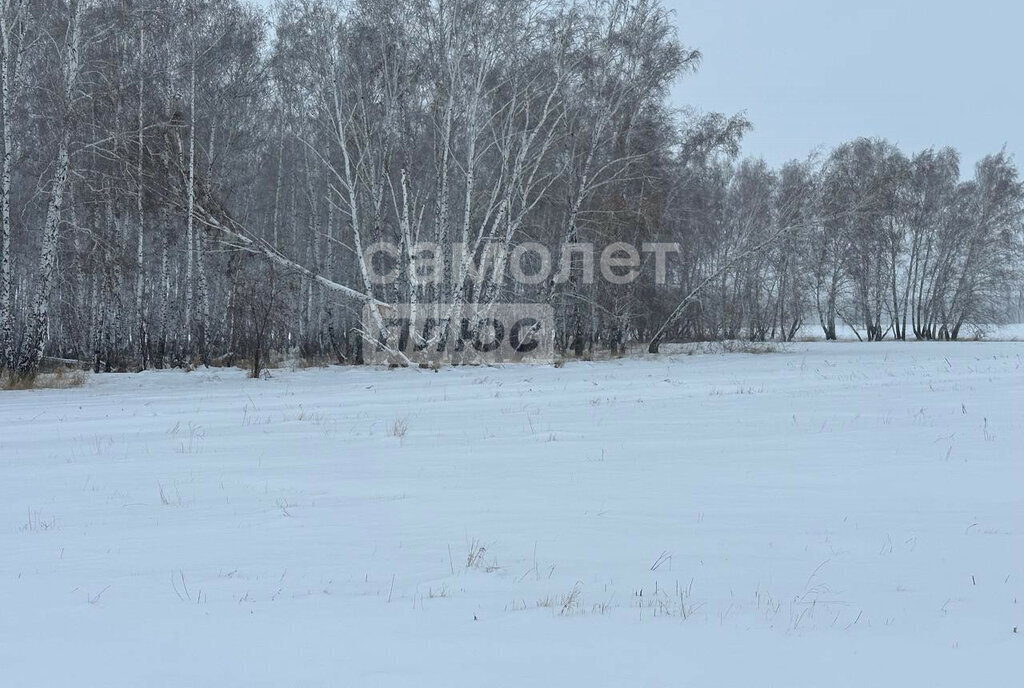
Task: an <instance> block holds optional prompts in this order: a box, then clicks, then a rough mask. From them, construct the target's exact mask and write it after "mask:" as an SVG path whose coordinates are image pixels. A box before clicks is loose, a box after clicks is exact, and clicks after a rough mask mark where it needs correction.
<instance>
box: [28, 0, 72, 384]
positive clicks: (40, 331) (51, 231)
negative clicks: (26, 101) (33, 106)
mask: <svg viewBox="0 0 1024 688" xmlns="http://www.w3.org/2000/svg"><path fill="white" fill-rule="evenodd" d="M79 9H80V6H79V2H78V0H71V3H70V17H69V19H68V31H67V41H66V45H65V70H64V102H65V112H64V117H63V123H62V126H61V138H60V143H59V144H58V150H57V167H56V170H55V172H54V176H53V186H52V189H51V191H50V203H49V206H48V208H47V210H46V220H45V223H44V224H43V241H42V250H41V251H40V255H39V283H38V287H37V289H36V294H35V298H34V301H33V306H32V315H31V320H30V322H29V331H30V332H31V335H30V338H29V340H28V342H27V346H26V348H25V353H24V356H23V357H22V361H21V364H20V365H19V368H20V369H21V370H22V372H30V371H32V370H35V368H36V367H38V365H39V361H40V360H41V359H42V357H43V349H44V348H45V346H46V329H47V327H46V326H47V319H48V315H49V308H48V306H49V301H50V290H51V288H52V286H53V274H54V266H55V265H56V262H57V239H58V230H59V229H60V219H61V211H62V210H63V207H64V191H65V188H66V186H67V182H68V172H69V167H70V163H71V159H70V154H69V150H68V149H69V147H70V144H71V125H72V119H73V118H72V112H71V102H72V99H73V97H74V88H75V82H76V81H77V79H78V70H79V54H78V49H79V41H80V39H81V31H80V28H79Z"/></svg>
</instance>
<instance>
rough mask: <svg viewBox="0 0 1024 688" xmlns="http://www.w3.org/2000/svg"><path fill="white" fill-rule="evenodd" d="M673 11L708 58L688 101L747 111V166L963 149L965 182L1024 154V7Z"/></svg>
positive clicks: (710, 6)
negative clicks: (816, 152) (864, 150)
mask: <svg viewBox="0 0 1024 688" xmlns="http://www.w3.org/2000/svg"><path fill="white" fill-rule="evenodd" d="M665 2H666V4H667V5H668V6H670V7H671V8H672V9H673V10H675V12H676V21H677V24H678V26H679V36H680V38H681V39H682V40H683V42H684V43H686V44H687V45H689V46H692V47H696V48H699V49H700V50H701V51H702V52H703V53H704V64H703V66H702V67H701V69H700V71H699V72H698V73H697V74H696V75H694V76H690V77H687V78H686V79H684V80H683V81H681V82H680V83H679V84H678V85H677V86H676V88H675V90H674V98H675V100H676V102H678V103H679V104H680V105H683V104H687V105H693V106H696V107H699V108H701V109H704V110H719V111H724V112H735V111H738V110H746V111H747V114H748V116H749V117H750V119H751V120H752V121H753V123H754V127H755V130H754V131H753V132H752V133H750V134H749V136H748V137H747V139H746V143H745V145H744V153H745V154H748V155H759V156H764V157H765V158H766V159H767V160H768V161H769V162H770V163H772V164H779V163H781V162H784V161H786V160H788V159H790V158H794V157H798V158H802V157H804V156H806V155H807V153H808V152H809V151H810V150H811V149H813V148H814V147H816V146H819V145H821V146H826V147H829V146H833V145H835V144H837V143H839V142H841V141H844V140H847V139H850V138H853V137H856V136H862V135H863V136H884V137H886V138H888V139H890V140H892V141H894V142H896V143H899V144H900V145H901V146H902V147H903V148H904V149H905V150H909V151H914V150H918V149H921V148H925V147H928V146H943V145H952V146H955V147H957V148H958V149H959V150H960V152H961V155H962V156H963V157H962V159H963V168H962V169H963V173H964V175H965V176H967V175H969V174H970V173H971V171H972V168H973V165H974V163H975V162H976V161H977V160H978V159H979V158H980V157H981V156H983V155H985V154H987V153H995V152H997V151H998V150H999V149H1000V148H1001V147H1002V146H1003V145H1004V144H1006V147H1007V150H1008V151H1009V152H1011V153H1017V154H1018V156H1019V155H1021V154H1024V137H1022V135H1021V134H1022V131H1021V129H1022V127H1024V91H1022V88H1021V68H1022V67H1024V57H1022V51H1021V27H1022V25H1024V6H1022V4H1021V3H1019V2H1018V1H1017V0H970V1H968V2H964V1H959V2H953V1H950V0H850V1H849V2H822V1H821V0H775V1H774V2H768V1H766V0H665ZM1017 162H1018V163H1021V162H1022V161H1021V160H1020V159H1018V161H1017Z"/></svg>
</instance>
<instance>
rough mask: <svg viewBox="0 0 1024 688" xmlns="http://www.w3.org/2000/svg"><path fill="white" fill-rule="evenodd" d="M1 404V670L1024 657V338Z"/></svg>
mask: <svg viewBox="0 0 1024 688" xmlns="http://www.w3.org/2000/svg"><path fill="white" fill-rule="evenodd" d="M0 429H2V436H0V553H2V554H0V685H2V686H11V687H15V686H18V687H20V686H46V687H53V686H75V687H91V686H103V687H105V688H107V687H111V686H132V687H135V686H149V687H151V686H189V687H192V686H217V687H226V686H275V687H281V686H359V687H362V686H445V687H451V686H516V687H518V686H588V687H590V686H684V685H687V686H689V685H693V686H787V687H791V686H858V687H864V686H911V685H920V686H926V685H927V686H939V685H948V686H969V685H992V686H1010V685H1017V683H1018V681H1020V678H1021V676H1022V675H1024V345H1022V344H1019V343H1012V342H1002V343H998V342H988V343H985V342H982V343H959V344H957V343H952V344H944V343H943V344H940V343H930V344H924V343H922V344H914V343H902V344H901V343H882V344H856V343H839V344H831V345H828V344H821V343H808V344H794V345H791V346H789V347H787V348H786V349H785V350H784V351H783V352H780V353H774V354H763V355H750V354H725V355H708V354H705V355H694V356H686V355H669V356H661V357H648V358H637V359H626V360H620V361H610V362H600V363H570V364H567V365H565V366H564V367H562V368H555V367H551V366H544V367H527V366H520V367H506V368H484V367H481V368H459V369H449V370H444V371H441V372H439V373H434V372H430V371H424V370H391V371H387V370H379V369H357V368H347V369H340V368H335V369H328V370H305V371H294V372H291V371H274V372H273V377H272V379H269V380H259V381H254V380H249V379H246V378H245V377H244V376H243V374H242V373H241V372H240V371H236V370H227V369H219V370H210V371H201V372H195V373H189V374H186V373H181V372H177V371H168V372H150V373H143V374H138V375H103V376H94V377H92V378H90V380H89V381H88V383H87V384H86V386H85V387H83V388H79V389H69V390H50V391H47V390H40V391H28V392H4V393H0ZM1015 628H1016V632H1015Z"/></svg>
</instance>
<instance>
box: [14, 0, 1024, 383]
mask: <svg viewBox="0 0 1024 688" xmlns="http://www.w3.org/2000/svg"><path fill="white" fill-rule="evenodd" d="M0 38H2V43H0V81H2V97H0V101H2V102H0V105H2V124H3V130H2V142H0V143H2V151H3V163H2V165H3V170H2V185H0V186H2V189H0V214H2V259H0V365H2V366H3V367H4V368H6V369H10V370H17V371H22V372H25V373H29V372H31V371H33V370H35V369H36V368H38V367H39V366H40V364H41V363H42V362H44V361H45V360H46V359H47V358H56V359H71V360H75V361H83V360H88V361H90V362H92V363H93V365H94V368H95V369H96V370H121V369H138V368H145V367H151V366H152V367H158V368H159V367H165V366H188V365H192V364H195V363H197V362H202V363H207V364H212V363H217V362H222V361H227V362H231V361H232V360H236V359H243V358H244V359H253V358H255V359H257V360H259V359H260V358H265V357H266V356H267V354H268V352H269V351H272V350H284V349H296V348H297V349H299V350H300V351H301V352H302V353H303V354H304V355H307V356H311V357H329V358H332V359H335V360H337V361H339V362H359V361H360V360H361V353H360V351H361V345H362V338H361V317H362V314H363V312H364V307H366V306H369V309H368V312H369V313H371V314H372V317H375V318H377V317H383V316H384V315H385V314H386V312H387V309H388V308H389V305H390V304H398V303H403V304H413V305H414V306H418V307H422V308H431V307H434V308H441V304H444V307H443V308H444V312H443V313H442V314H441V315H442V316H444V317H448V318H451V317H453V316H456V315H457V314H458V313H459V312H460V311H461V310H462V309H463V308H465V307H468V305H469V304H475V307H480V304H484V305H485V306H486V304H491V305H493V304H497V303H508V302H528V303H543V304H549V305H551V306H552V307H553V308H554V312H555V320H556V322H555V325H556V328H555V329H556V332H555V337H556V342H557V345H558V347H559V348H560V349H561V350H562V351H563V352H565V353H567V354H569V353H571V354H575V355H584V354H586V353H587V352H590V351H592V350H593V349H594V348H606V349H610V350H612V351H623V350H624V349H625V347H626V346H627V345H628V344H629V343H631V342H647V343H649V348H650V349H651V350H652V351H657V349H658V345H659V344H660V343H661V342H663V341H678V340H695V339H702V340H703V339H723V338H730V339H739V338H745V339H752V340H769V339H778V340H789V339H792V338H794V337H796V336H798V334H799V333H800V332H801V331H802V328H803V331H805V332H806V331H807V328H809V327H810V328H813V329H820V333H821V334H822V335H823V336H825V337H826V338H830V339H834V338H835V337H836V336H837V323H838V324H839V325H846V326H849V327H851V328H853V329H854V331H855V332H857V336H858V337H862V338H863V339H866V340H880V339H884V338H897V339H907V338H917V339H957V338H958V337H961V336H962V334H963V332H964V328H965V326H968V325H971V324H976V323H988V322H995V321H998V320H1000V319H1003V318H1006V317H1010V312H1011V310H1012V308H1014V307H1018V308H1019V305H1020V303H1021V265H1022V260H1021V256H1022V253H1021V247H1022V226H1024V225H1022V217H1024V214H1022V213H1024V183H1022V181H1021V179H1020V178H1019V174H1018V171H1017V168H1016V166H1015V164H1014V162H1013V160H1012V158H1011V157H1010V156H1008V155H1007V154H1006V153H1005V152H996V153H994V154H993V155H990V156H988V157H985V158H984V159H983V160H981V161H980V162H978V163H977V165H976V166H975V168H974V170H973V174H964V171H963V170H961V161H960V159H959V156H958V154H957V152H956V151H955V150H952V149H949V148H945V149H941V150H925V151H921V152H917V153H906V152H903V151H901V150H899V149H898V148H897V147H896V146H894V145H893V144H891V143H889V142H886V141H884V140H878V139H857V140H854V141H851V142H849V143H845V144H843V145H840V146H838V147H837V148H835V149H834V150H831V151H826V152H823V153H818V154H815V155H809V156H807V157H806V158H803V159H798V160H794V161H793V162H790V163H787V164H785V165H783V166H782V167H781V168H779V169H773V168H771V167H770V166H769V165H767V164H766V163H765V162H764V161H763V160H757V159H743V158H741V155H740V152H741V144H742V138H743V136H744V134H745V133H746V132H747V131H748V130H749V128H750V126H751V124H750V122H748V121H747V120H746V118H745V117H744V116H743V115H742V114H735V115H726V114H719V113H705V112H701V111H699V110H697V109H685V110H679V109H677V108H675V107H674V106H673V105H672V104H671V102H670V100H669V89H670V87H671V86H672V85H673V84H674V83H675V82H676V81H677V80H679V79H681V78H684V77H685V76H686V75H687V74H689V73H691V72H693V71H694V70H696V69H697V68H698V67H699V65H700V61H701V55H700V53H699V52H698V51H696V50H693V49H690V48H687V47H685V46H684V45H683V44H682V43H681V41H680V39H679V37H678V35H677V29H676V25H675V22H674V17H673V16H672V15H671V13H670V12H668V11H667V10H666V9H665V8H664V7H663V6H662V5H661V4H660V3H659V2H658V0H575V1H573V0H545V1H541V0H407V1H405V2H401V3H396V2H391V1H390V0H353V1H351V2H346V3H340V2H335V1H334V0H279V1H278V2H277V3H276V4H275V5H274V6H273V8H272V9H270V10H269V11H267V10H263V9H261V8H259V7H256V6H255V5H251V4H248V3H246V2H243V1H242V0H146V1H145V2H142V1H140V0H0ZM424 241H429V242H432V243H434V244H435V245H436V246H438V247H439V249H438V256H436V261H437V265H438V266H439V270H440V271H441V274H442V276H443V279H441V280H438V281H436V282H431V283H424V282H423V281H422V280H420V279H418V278H417V274H418V271H419V270H420V267H421V266H420V265H419V258H420V257H419V256H417V255H416V252H415V251H414V247H415V246H416V245H418V244H419V243H421V242H424ZM381 242H390V243H391V244H393V245H394V246H397V247H398V249H397V251H396V252H395V253H394V255H389V256H388V257H387V258H388V259H390V260H392V261H393V263H394V265H392V266H391V267H393V268H394V270H395V271H396V275H397V279H395V280H392V281H390V282H389V283H388V284H378V283H375V281H374V280H373V279H371V277H372V273H373V265H368V262H367V260H365V258H366V257H367V253H368V248H369V247H372V246H374V245H377V244H380V243H381ZM524 242H533V243H539V244H543V245H545V246H547V247H549V248H550V253H551V255H552V256H553V257H554V258H555V260H556V263H557V264H556V265H555V266H553V268H554V269H553V272H555V273H558V274H560V275H564V276H566V279H562V280H545V281H543V282H540V283H530V284H525V283H523V281H521V280H512V279H510V278H509V270H508V266H507V264H503V263H502V264H499V265H498V267H497V269H495V270H492V271H489V272H488V273H487V275H486V276H484V277H483V278H482V279H476V278H475V276H474V268H475V266H476V265H478V264H479V261H480V259H481V257H482V255H481V254H482V253H483V252H484V251H485V250H487V249H488V247H494V246H497V247H498V248H499V249H501V251H502V252H503V255H507V254H509V253H511V252H513V251H514V249H515V248H516V247H517V246H521V245H522V244H523V243H524ZM617 242H622V243H625V244H629V245H633V246H637V247H639V246H641V245H642V244H644V243H652V242H664V243H674V244H676V245H678V247H679V251H678V252H677V253H674V254H673V255H672V256H671V257H670V258H669V259H668V263H667V268H666V269H667V278H666V279H663V280H656V279H654V278H653V275H654V272H655V270H656V269H657V266H656V265H655V263H656V261H655V260H654V259H653V257H652V256H650V255H647V254H645V256H644V259H643V261H642V263H641V264H640V265H639V267H638V271H639V272H640V275H641V278H640V279H637V280H633V281H630V282H628V283H619V281H618V280H616V281H609V280H596V281H589V280H585V279H583V277H584V271H585V270H586V268H587V266H586V265H585V264H584V263H583V260H582V256H581V255H580V252H578V251H572V250H565V247H573V246H577V245H580V244H584V243H589V244H596V245H610V244H613V243H617ZM455 247H462V248H463V249H464V250H463V251H462V252H461V254H460V253H459V252H458V251H453V250H452V249H453V248H455ZM460 255H461V257H460ZM257 367H258V364H257Z"/></svg>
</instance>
